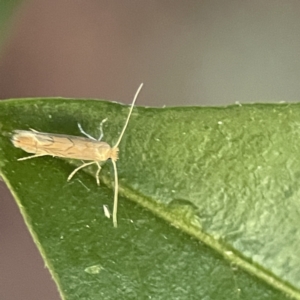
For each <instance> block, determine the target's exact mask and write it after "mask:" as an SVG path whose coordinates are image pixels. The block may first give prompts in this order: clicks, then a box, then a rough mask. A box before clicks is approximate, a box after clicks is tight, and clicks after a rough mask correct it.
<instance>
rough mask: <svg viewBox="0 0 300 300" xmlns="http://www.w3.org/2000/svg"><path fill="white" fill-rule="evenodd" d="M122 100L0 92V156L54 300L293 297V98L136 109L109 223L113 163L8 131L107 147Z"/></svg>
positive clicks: (299, 236) (297, 275)
mask: <svg viewBox="0 0 300 300" xmlns="http://www.w3.org/2000/svg"><path fill="white" fill-rule="evenodd" d="M127 113H128V107H127V106H122V105H119V104H117V103H108V102H102V101H92V100H85V101H83V100H69V99H23V100H8V101H2V102H1V103H0V130H1V136H0V138H1V140H0V147H1V148H0V168H1V174H2V176H3V178H4V180H5V182H6V183H7V185H8V186H9V188H10V189H11V191H12V193H13V194H14V196H15V199H16V201H17V203H18V205H19V207H20V210H21V212H22V214H23V216H24V218H25V221H26V223H27V226H28V228H29V230H30V232H31V233H32V236H33V238H34V240H35V242H36V244H37V246H38V247H39V249H40V251H41V253H42V255H43V257H44V260H45V262H46V265H47V267H48V268H49V270H50V272H51V273H52V275H53V277H54V279H55V281H56V283H57V284H58V287H59V290H60V293H61V295H62V298H63V299H81V300H82V299H272V300H274V299H290V298H295V299H300V268H299V266H300V256H299V241H300V185H299V178H300V158H299V157H300V155H299V145H300V105H299V104H270V105H263V104H260V105H258V104H255V105H243V106H241V105H233V106H229V107H218V108H216V107H215V108H212V107H185V108H183V107H177V108H162V109H158V108H143V107H138V108H135V109H134V112H133V115H132V118H131V120H130V123H129V126H128V129H127V131H126V133H125V135H124V138H123V140H122V142H121V144H120V159H119V161H118V172H119V189H120V192H119V208H118V222H119V226H118V228H117V229H116V228H114V227H113V225H112V221H111V219H108V218H106V217H105V215H104V213H103V205H107V206H108V207H109V209H110V211H112V204H113V203H112V201H113V169H112V165H111V163H110V162H109V161H108V162H106V163H105V164H104V165H103V169H102V171H101V176H100V179H101V186H100V187H98V186H97V185H96V181H95V177H94V175H95V171H96V168H94V167H91V168H86V169H83V170H82V171H79V172H78V173H76V175H75V176H74V177H73V179H72V181H70V182H67V180H66V179H67V177H68V175H69V174H70V173H71V172H72V170H73V169H74V167H75V166H78V165H80V164H81V162H78V161H74V160H68V159H61V158H52V157H39V158H34V159H31V160H26V161H17V158H20V157H25V156H27V155H30V154H27V153H25V152H24V151H22V150H21V149H17V148H14V147H13V145H12V143H11V141H10V135H11V132H12V131H13V130H15V129H23V130H29V128H33V129H35V130H38V131H41V132H51V133H63V134H70V135H80V133H79V130H78V128H77V123H78V122H79V123H80V124H81V125H82V127H83V128H84V129H85V131H86V132H88V133H89V134H91V135H93V136H98V135H99V132H98V128H99V123H100V121H101V120H102V119H104V118H108V122H106V123H105V126H104V140H105V141H106V142H108V143H109V144H110V145H114V143H115V142H116V140H117V138H118V135H119V133H120V131H121V129H122V127H123V124H124V122H125V119H126V116H127Z"/></svg>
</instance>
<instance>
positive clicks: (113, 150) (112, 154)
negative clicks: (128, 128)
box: [110, 147, 119, 161]
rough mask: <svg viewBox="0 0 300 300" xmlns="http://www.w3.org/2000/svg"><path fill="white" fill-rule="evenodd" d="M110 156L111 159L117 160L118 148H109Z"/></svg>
mask: <svg viewBox="0 0 300 300" xmlns="http://www.w3.org/2000/svg"><path fill="white" fill-rule="evenodd" d="M110 158H111V160H113V161H117V160H118V158H119V148H118V147H113V148H111V151H110Z"/></svg>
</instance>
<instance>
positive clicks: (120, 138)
mask: <svg viewBox="0 0 300 300" xmlns="http://www.w3.org/2000/svg"><path fill="white" fill-rule="evenodd" d="M143 85H144V84H143V83H141V85H140V86H139V88H138V90H137V91H136V93H135V96H134V98H133V101H132V104H131V107H130V110H129V114H128V117H127V120H126V122H125V125H124V127H123V129H122V132H121V134H120V136H119V139H118V141H117V143H116V144H115V145H114V146H113V148H118V146H119V144H120V142H121V140H122V137H123V135H124V132H125V130H126V127H127V125H128V122H129V119H130V116H131V113H132V110H133V107H134V103H135V101H136V99H137V97H138V95H139V93H140V91H141V89H142V87H143Z"/></svg>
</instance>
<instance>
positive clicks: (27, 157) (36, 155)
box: [17, 153, 49, 160]
mask: <svg viewBox="0 0 300 300" xmlns="http://www.w3.org/2000/svg"><path fill="white" fill-rule="evenodd" d="M45 155H49V154H48V153H43V154H34V155H30V156H26V157H21V158H18V159H17V160H26V159H31V158H36V157H40V156H45Z"/></svg>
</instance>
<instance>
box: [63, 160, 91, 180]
mask: <svg viewBox="0 0 300 300" xmlns="http://www.w3.org/2000/svg"><path fill="white" fill-rule="evenodd" d="M95 163H96V162H94V161H92V162H89V163H85V164H83V165H81V166H79V167H78V168H76V169H75V170H74V171H73V172H72V173H71V174H70V175H69V177H68V179H67V180H68V181H70V180H71V179H72V177H73V176H74V175H75V173H76V172H77V171H79V170H80V169H82V168H84V167H87V166H89V165H92V164H95Z"/></svg>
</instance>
